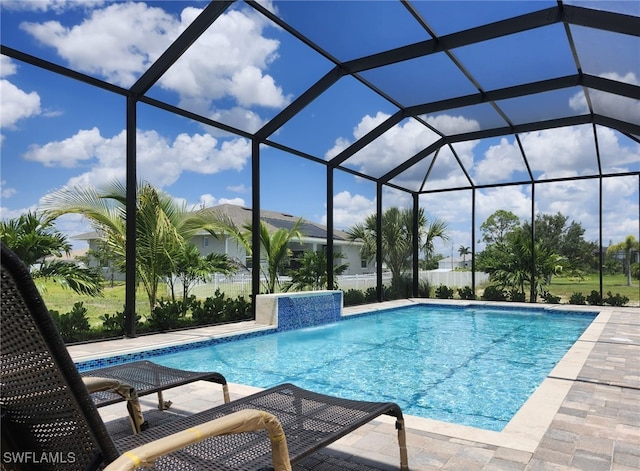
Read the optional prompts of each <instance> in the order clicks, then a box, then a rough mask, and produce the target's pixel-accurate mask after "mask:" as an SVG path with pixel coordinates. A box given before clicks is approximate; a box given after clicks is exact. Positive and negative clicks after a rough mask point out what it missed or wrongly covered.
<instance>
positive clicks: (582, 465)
mask: <svg viewBox="0 0 640 471" xmlns="http://www.w3.org/2000/svg"><path fill="white" fill-rule="evenodd" d="M416 302H426V303H428V302H429V300H421V299H420V300H419V299H415V300H402V301H393V302H388V303H379V304H374V305H366V306H358V307H351V308H345V309H344V313H345V315H346V314H353V313H357V312H362V311H371V310H377V309H386V308H390V307H396V306H401V305H406V304H412V303H416ZM438 303H440V304H441V303H442V301H441V300H439V301H438ZM452 303H455V304H465V303H463V302H453V301H452ZM473 303H474V304H483V303H481V302H477V301H474V302H473ZM467 304H468V303H467ZM508 306H514V304H513V303H510V304H508ZM524 306H527V307H531V305H524ZM545 307H549V306H546V305H545ZM551 308H552V309H554V308H555V309H562V310H583V311H593V310H594V306H567V305H558V306H556V307H551ZM597 310H598V311H600V313H599V314H598V316H597V317H596V319H595V320H594V321H593V322H592V324H591V325H590V326H589V328H588V329H587V330H586V331H585V332H584V334H583V335H582V336H581V337H580V339H579V340H578V341H577V342H576V343H575V344H574V346H573V347H572V348H571V349H570V350H569V352H567V354H566V355H565V356H564V358H563V359H562V360H561V361H560V362H559V363H558V365H557V366H556V367H555V368H554V369H553V371H551V373H550V374H549V376H548V377H547V379H546V380H545V381H544V382H543V383H542V384H541V385H540V387H539V388H538V389H537V390H536V391H535V393H534V394H533V395H532V396H531V398H530V399H529V400H528V401H527V402H526V403H525V405H524V406H523V407H522V408H521V409H520V411H519V412H518V413H517V414H516V416H515V417H514V418H513V419H512V420H511V421H510V422H509V424H508V425H507V426H506V427H505V428H504V430H503V431H501V432H493V431H487V430H481V429H475V428H472V427H466V426H461V425H454V424H449V423H445V422H439V421H435V420H429V419H424V418H420V417H414V416H405V422H406V427H407V444H408V452H409V465H410V469H411V470H414V471H415V470H438V469H442V470H461V471H476V470H496V471H503V470H531V471H537V470H585V471H599V470H603V471H604V470H616V471H627V470H628V471H631V470H634V471H637V470H640V309H638V308H611V307H601V308H597ZM264 328H265V327H264V326H260V325H257V324H256V323H254V322H241V323H237V324H229V325H223V326H215V327H204V328H199V329H192V330H186V331H178V332H171V333H163V334H155V335H147V336H140V337H137V338H132V339H117V340H109V341H105V342H97V343H90V344H82V345H72V346H70V347H69V352H70V353H71V356H72V358H73V359H74V361H76V362H79V361H85V360H91V359H96V358H106V357H110V356H114V355H120V354H124V353H131V352H140V351H145V350H150V349H155V348H160V347H165V346H171V345H177V344H182V343H191V342H197V341H201V340H206V339H207V338H213V337H220V336H227V335H234V334H239V333H243V332H248V331H252V330H259V329H264ZM221 373H223V374H224V373H225V372H224V371H221ZM218 389H219V388H218ZM218 389H216V387H215V385H212V384H210V383H205V382H202V381H200V382H196V383H193V384H190V385H187V386H181V387H179V388H175V389H172V390H170V391H167V392H166V393H165V399H169V400H171V401H173V405H172V407H171V409H170V410H169V411H167V412H162V413H160V412H156V411H153V409H154V408H155V407H156V398H155V397H153V396H146V397H143V398H141V403H142V406H143V408H144V409H145V412H146V413H147V414H146V416H147V417H153V415H154V414H155V415H160V414H188V413H191V412H196V411H199V410H203V409H205V408H209V407H213V406H215V405H217V404H220V403H221V402H222V394H221V393H220V391H219V390H218ZM229 389H230V393H231V399H233V398H234V397H240V396H243V395H246V394H249V393H251V392H253V391H255V390H256V388H253V387H250V386H246V385H240V384H233V383H232V384H230V385H229ZM100 413H101V415H102V416H103V418H104V420H105V421H115V420H119V421H121V422H122V423H123V424H126V418H124V416H125V414H126V410H125V408H124V407H123V405H122V404H114V405H111V406H107V407H103V408H101V409H100ZM127 426H128V425H127ZM398 464H399V457H398V447H397V440H396V433H395V430H394V424H393V421H392V420H391V419H390V418H389V420H387V418H386V417H384V416H383V417H381V418H379V419H378V420H375V421H373V422H371V423H370V424H367V425H366V426H364V427H362V428H360V429H359V430H357V431H355V432H353V433H351V434H349V435H347V436H346V437H344V438H342V439H341V440H339V441H338V442H336V443H335V444H333V445H331V446H330V447H328V448H327V449H325V450H324V451H322V452H319V453H316V454H314V455H312V456H310V457H308V458H307V459H306V460H304V461H303V462H302V463H298V464H297V465H295V466H294V469H295V470H298V471H303V470H314V471H320V470H324V471H341V470H362V471H374V470H391V469H398Z"/></svg>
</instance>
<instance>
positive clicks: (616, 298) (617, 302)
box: [603, 291, 629, 307]
mask: <svg viewBox="0 0 640 471" xmlns="http://www.w3.org/2000/svg"><path fill="white" fill-rule="evenodd" d="M603 301H604V302H605V304H610V305H611V306H617V307H621V306H624V305H625V304H627V303H628V302H629V298H628V297H626V296H622V295H621V294H620V293H616V294H615V295H613V294H611V291H607V296H606V298H604V300H603Z"/></svg>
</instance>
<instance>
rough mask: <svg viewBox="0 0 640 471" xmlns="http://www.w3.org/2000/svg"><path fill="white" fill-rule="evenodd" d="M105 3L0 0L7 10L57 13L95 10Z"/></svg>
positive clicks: (69, 0)
mask: <svg viewBox="0 0 640 471" xmlns="http://www.w3.org/2000/svg"><path fill="white" fill-rule="evenodd" d="M104 3H105V0H0V6H1V7H2V8H6V9H7V10H14V11H36V12H46V11H53V12H55V13H62V12H63V11H65V10H70V9H77V8H95V7H99V6H101V5H103V4H104Z"/></svg>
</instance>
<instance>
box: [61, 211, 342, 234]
mask: <svg viewBox="0 0 640 471" xmlns="http://www.w3.org/2000/svg"><path fill="white" fill-rule="evenodd" d="M200 211H203V212H211V213H217V214H222V215H225V216H227V217H228V218H230V219H231V220H232V221H233V223H234V224H235V225H236V226H238V227H242V226H244V225H245V224H250V223H251V217H252V214H253V211H252V210H251V208H247V207H246V206H238V205H235V204H221V205H218V206H213V207H211V208H205V209H201V210H200ZM260 219H261V220H262V221H263V222H264V223H265V224H266V225H267V228H268V229H269V231H276V230H278V229H286V230H288V229H291V228H292V227H293V225H294V224H295V223H296V221H298V219H300V217H299V216H294V215H292V214H286V213H281V212H279V211H270V210H267V209H263V210H262V211H260ZM299 231H300V232H301V233H302V236H303V238H304V237H308V238H311V239H319V240H320V239H321V240H326V239H327V228H326V226H323V225H322V224H318V223H315V222H311V221H305V220H303V221H302V223H301V224H300V226H299ZM203 233H204V232H203ZM100 238H101V237H100V234H99V233H98V232H96V231H90V232H83V233H82V234H77V235H75V236H73V237H72V239H75V240H94V239H100ZM333 240H334V241H348V240H349V236H348V235H347V233H346V232H343V231H339V230H335V231H333Z"/></svg>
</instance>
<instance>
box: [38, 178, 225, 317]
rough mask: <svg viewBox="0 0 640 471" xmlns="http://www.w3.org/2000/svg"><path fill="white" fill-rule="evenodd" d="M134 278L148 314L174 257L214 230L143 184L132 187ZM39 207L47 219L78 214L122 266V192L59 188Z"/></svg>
mask: <svg viewBox="0 0 640 471" xmlns="http://www.w3.org/2000/svg"><path fill="white" fill-rule="evenodd" d="M136 192H137V198H136V201H137V207H136V260H135V263H136V277H137V279H138V281H140V282H141V283H142V285H143V286H144V289H145V291H146V293H147V296H148V299H149V307H150V310H151V311H153V309H154V308H155V306H156V304H157V301H158V286H159V283H160V280H161V279H162V278H163V277H164V276H166V274H167V273H170V272H171V270H172V268H173V266H174V259H175V257H176V254H178V253H180V251H181V250H182V247H183V245H184V244H185V243H187V242H188V241H189V240H190V239H191V238H192V237H193V236H194V235H195V234H196V233H197V232H198V231H200V230H207V231H209V232H210V233H211V234H213V235H215V233H214V229H215V226H214V225H212V224H211V221H210V220H207V219H206V218H205V217H203V216H202V215H201V214H200V213H196V212H189V211H187V209H186V207H185V206H184V205H178V204H177V203H176V202H175V201H174V200H173V199H172V198H171V197H170V196H168V195H166V194H164V193H161V192H159V191H158V190H156V189H155V188H154V187H152V186H151V185H150V184H148V183H141V184H139V185H138V187H137V188H136ZM43 203H44V207H45V208H46V210H47V214H48V216H49V217H51V218H56V217H58V216H61V215H63V214H69V213H72V214H81V215H83V216H84V217H86V218H87V219H89V220H90V221H91V222H92V224H93V226H94V227H95V228H96V230H98V231H99V232H100V233H101V234H102V235H103V237H104V239H105V240H104V243H105V244H106V245H107V247H108V248H109V250H111V251H112V253H113V254H114V256H115V257H116V259H117V260H119V267H120V268H121V270H122V271H124V267H125V264H126V257H125V253H126V188H125V187H124V185H122V184H121V183H120V182H117V181H115V182H112V183H109V184H107V185H105V186H104V187H103V188H101V189H96V188H93V187H87V188H79V187H74V188H66V187H65V188H63V189H61V190H58V191H56V192H54V193H51V194H50V195H48V197H47V198H46V199H45V201H44V202H43Z"/></svg>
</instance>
